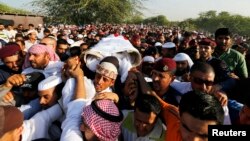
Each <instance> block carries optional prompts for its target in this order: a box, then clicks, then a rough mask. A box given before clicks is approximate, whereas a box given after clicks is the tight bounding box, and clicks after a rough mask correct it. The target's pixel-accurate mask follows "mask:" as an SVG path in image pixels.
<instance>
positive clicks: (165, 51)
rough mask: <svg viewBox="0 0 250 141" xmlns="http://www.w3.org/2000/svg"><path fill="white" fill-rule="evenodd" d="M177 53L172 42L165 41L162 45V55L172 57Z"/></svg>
mask: <svg viewBox="0 0 250 141" xmlns="http://www.w3.org/2000/svg"><path fill="white" fill-rule="evenodd" d="M176 53H177V47H176V45H175V43H173V42H167V43H165V44H163V45H162V49H161V54H162V57H166V58H174V56H175V55H176Z"/></svg>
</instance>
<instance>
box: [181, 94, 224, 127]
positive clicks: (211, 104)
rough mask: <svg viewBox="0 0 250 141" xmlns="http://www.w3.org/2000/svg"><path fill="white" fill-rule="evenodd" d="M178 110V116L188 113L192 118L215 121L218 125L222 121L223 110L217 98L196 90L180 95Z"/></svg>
mask: <svg viewBox="0 0 250 141" xmlns="http://www.w3.org/2000/svg"><path fill="white" fill-rule="evenodd" d="M179 112H180V116H182V115H183V113H188V114H190V115H191V116H192V117H194V118H197V119H200V120H206V121H215V122H216V123H217V124H219V125H222V124H223V121H224V110H223V108H222V106H221V103H220V102H219V100H218V99H217V98H216V97H215V96H213V95H210V94H207V93H202V92H198V91H190V92H188V93H186V94H184V95H183V96H182V98H181V101H180V104H179Z"/></svg>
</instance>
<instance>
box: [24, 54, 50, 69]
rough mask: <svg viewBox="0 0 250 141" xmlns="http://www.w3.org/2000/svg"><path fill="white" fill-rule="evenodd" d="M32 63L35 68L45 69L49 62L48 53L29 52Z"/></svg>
mask: <svg viewBox="0 0 250 141" xmlns="http://www.w3.org/2000/svg"><path fill="white" fill-rule="evenodd" d="M29 55H30V56H29V61H30V65H31V66H32V68H34V69H44V68H45V67H46V66H47V65H48V63H49V55H48V53H46V52H45V53H41V54H33V53H29Z"/></svg>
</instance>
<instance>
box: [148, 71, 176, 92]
mask: <svg viewBox="0 0 250 141" xmlns="http://www.w3.org/2000/svg"><path fill="white" fill-rule="evenodd" d="M152 79H153V88H154V90H155V91H156V93H157V94H160V93H161V94H162V95H163V94H164V93H165V92H166V91H167V89H168V88H169V85H170V83H171V82H172V81H173V79H174V78H173V76H172V75H171V74H170V73H169V72H160V71H156V70H153V71H152ZM160 96H161V95H160Z"/></svg>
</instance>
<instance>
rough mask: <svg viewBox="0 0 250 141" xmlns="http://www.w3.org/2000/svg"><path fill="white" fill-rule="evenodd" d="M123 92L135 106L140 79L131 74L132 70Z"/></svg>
mask: <svg viewBox="0 0 250 141" xmlns="http://www.w3.org/2000/svg"><path fill="white" fill-rule="evenodd" d="M123 94H124V96H126V97H127V98H128V100H129V102H130V104H131V105H132V106H133V105H134V102H135V100H136V97H137V95H138V81H137V77H136V76H135V75H133V74H130V72H129V74H128V77H127V79H126V81H125V84H124V87H123Z"/></svg>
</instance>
